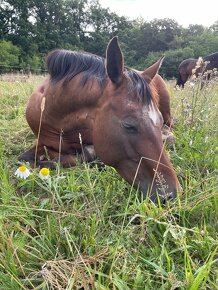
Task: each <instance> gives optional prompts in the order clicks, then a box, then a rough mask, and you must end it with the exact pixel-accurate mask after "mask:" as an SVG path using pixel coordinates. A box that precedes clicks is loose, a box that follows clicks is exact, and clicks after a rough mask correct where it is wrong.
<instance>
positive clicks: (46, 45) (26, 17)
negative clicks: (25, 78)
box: [0, 0, 218, 78]
mask: <svg viewBox="0 0 218 290" xmlns="http://www.w3.org/2000/svg"><path fill="white" fill-rule="evenodd" d="M0 19H1V22H0V39H1V40H3V41H11V42H12V43H13V45H15V46H16V47H19V49H20V53H19V54H16V53H15V55H16V61H12V62H16V63H18V62H19V64H20V65H22V67H30V66H31V67H32V68H33V69H36V68H43V69H44V58H45V55H46V54H47V53H48V52H49V51H50V50H52V49H55V48H65V49H71V50H85V51H88V52H91V53H94V54H97V55H100V56H105V49H106V46H107V43H108V41H109V40H110V39H111V38H112V36H114V35H118V36H119V39H120V41H121V44H122V48H123V52H124V55H125V60H126V64H128V65H129V66H131V67H135V68H139V69H143V68H144V67H147V66H148V64H150V62H151V60H153V61H156V60H157V59H155V57H156V56H157V57H159V56H160V55H162V54H165V55H166V61H165V66H164V67H163V70H162V71H163V74H164V76H165V77H167V78H172V77H176V74H177V67H178V64H179V61H182V60H183V59H184V58H190V57H192V56H194V57H195V58H198V57H199V56H205V55H208V54H211V53H214V52H216V51H217V45H218V33H217V31H218V30H217V23H216V22H215V23H214V25H212V26H211V27H209V28H206V27H204V26H202V25H190V26H189V27H188V28H183V27H182V26H180V25H179V24H178V23H177V22H176V21H174V20H173V19H168V18H165V19H154V20H152V21H150V22H145V21H144V20H143V19H137V20H129V19H128V18H126V17H120V16H118V15H117V14H116V13H113V12H112V11H110V10H109V9H106V8H102V7H101V5H100V3H99V1H98V0H95V1H93V0H85V1H84V0H42V1H38V0H22V1H21V0H5V1H3V2H1V3H0ZM182 50H184V51H182ZM17 58H18V61H17Z"/></svg>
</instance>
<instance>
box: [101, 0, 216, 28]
mask: <svg viewBox="0 0 218 290" xmlns="http://www.w3.org/2000/svg"><path fill="white" fill-rule="evenodd" d="M99 3H100V4H101V6H102V7H104V8H110V10H111V11H112V12H115V13H116V14H118V15H119V16H127V17H129V18H130V19H131V20H132V19H136V18H138V17H142V18H143V19H144V20H145V21H152V20H153V19H154V18H157V19H162V18H170V19H174V20H175V21H176V22H177V23H178V24H180V25H182V26H183V27H188V26H189V25H190V24H201V25H203V26H206V27H209V26H211V25H212V24H214V22H216V21H217V20H218V13H217V11H218V0H206V1H200V0H99Z"/></svg>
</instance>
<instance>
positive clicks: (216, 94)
mask: <svg viewBox="0 0 218 290" xmlns="http://www.w3.org/2000/svg"><path fill="white" fill-rule="evenodd" d="M40 80H41V78H40V77H37V78H34V77H32V78H31V79H29V80H28V81H27V82H25V83H24V82H19V81H17V82H0V133H1V134H0V136H1V137H0V154H1V159H0V290H18V289H19V290H20V289H26V290H27V289H28V290H29V289H40V290H41V289H55V290H56V289H58V290H62V289H66V290H70V289H85V290H86V289H97V290H106V289H119V290H128V289H146V290H153V289H155V290H156V289H169V290H173V289H184V290H186V289H188V290H196V289H218V234H217V233H218V177H217V173H218V172H217V171H218V133H217V125H218V105H217V103H218V84H217V83H215V81H213V82H210V83H209V84H207V85H206V86H204V87H203V89H202V90H200V84H199V83H196V85H195V86H188V85H187V86H186V88H185V89H184V90H180V91H179V90H175V89H174V88H173V86H174V83H175V82H168V86H169V90H170V92H171V95H172V113H173V115H174V116H175V118H176V127H175V129H174V134H175V136H176V144H175V146H174V147H173V148H172V149H167V150H168V152H169V154H170V158H171V160H172V163H173V165H174V167H175V169H176V172H177V174H178V177H179V180H180V182H181V184H182V187H183V195H182V196H180V197H178V198H177V199H176V200H175V201H171V202H169V203H168V204H166V205H164V206H161V205H159V206H155V205H153V204H152V203H150V202H149V201H142V200H141V198H140V196H139V195H138V194H137V192H136V190H135V189H132V188H131V186H130V185H129V184H127V183H126V182H125V181H124V180H122V179H121V177H120V176H119V175H118V174H117V173H116V171H115V170H114V169H113V168H110V167H105V168H104V169H103V170H101V171H100V170H98V168H97V166H94V167H92V168H89V165H79V166H77V167H76V168H73V169H67V170H66V169H65V170H63V169H61V168H58V169H57V170H54V171H52V172H51V178H50V179H49V180H48V181H43V180H41V179H39V177H38V169H34V170H31V172H32V173H33V174H32V175H31V176H30V177H29V178H27V179H26V180H22V179H18V178H17V177H15V175H14V173H15V171H16V169H17V168H18V165H19V163H18V162H17V157H18V155H20V154H21V153H23V152H24V151H25V150H26V149H27V148H29V147H30V146H31V145H32V144H33V141H34V137H33V135H32V133H31V131H30V129H29V127H28V125H27V123H26V120H25V117H24V112H25V105H26V102H27V99H28V97H29V95H30V94H31V92H32V90H33V88H34V87H35V86H36V85H37V84H38V83H39V82H40Z"/></svg>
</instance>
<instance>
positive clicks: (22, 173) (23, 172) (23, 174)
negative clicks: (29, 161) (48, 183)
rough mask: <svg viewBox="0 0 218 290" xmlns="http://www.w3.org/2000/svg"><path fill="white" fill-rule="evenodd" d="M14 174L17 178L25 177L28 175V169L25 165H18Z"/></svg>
mask: <svg viewBox="0 0 218 290" xmlns="http://www.w3.org/2000/svg"><path fill="white" fill-rule="evenodd" d="M15 175H16V176H17V177H19V178H22V179H26V178H27V177H29V176H30V171H29V169H28V168H26V166H20V167H19V168H18V169H17V170H16V172H15Z"/></svg>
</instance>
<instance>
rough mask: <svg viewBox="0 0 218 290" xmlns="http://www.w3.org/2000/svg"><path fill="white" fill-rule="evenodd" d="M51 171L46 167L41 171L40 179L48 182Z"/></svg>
mask: <svg viewBox="0 0 218 290" xmlns="http://www.w3.org/2000/svg"><path fill="white" fill-rule="evenodd" d="M49 176H50V175H49V169H48V168H46V167H44V168H42V169H41V170H40V171H39V177H40V178H41V179H42V180H46V179H48V178H49Z"/></svg>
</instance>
